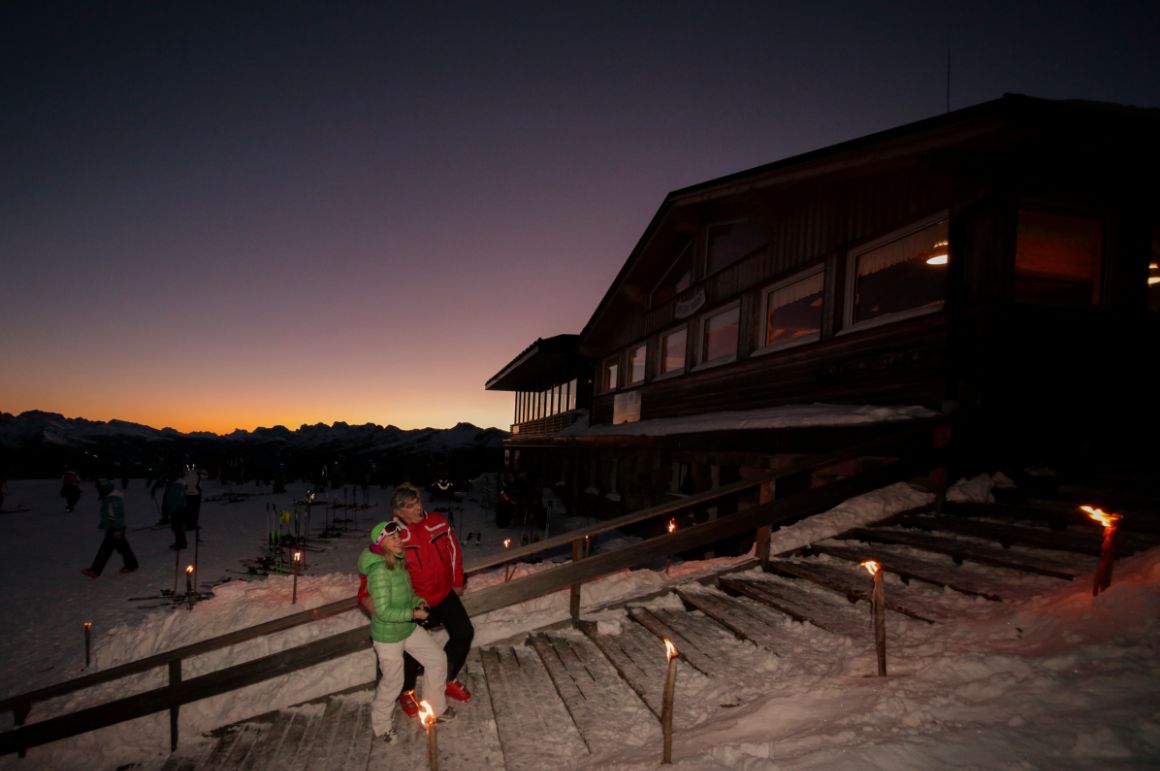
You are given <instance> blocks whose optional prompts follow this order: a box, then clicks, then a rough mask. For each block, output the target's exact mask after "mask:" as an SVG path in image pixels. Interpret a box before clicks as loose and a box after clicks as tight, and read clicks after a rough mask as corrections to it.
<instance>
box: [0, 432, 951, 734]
mask: <svg viewBox="0 0 1160 771" xmlns="http://www.w3.org/2000/svg"><path fill="white" fill-rule="evenodd" d="M948 439H949V434H948V429H947V426H946V424H945V423H942V422H936V421H919V422H916V423H912V424H908V425H907V426H906V427H905V428H902V429H900V430H898V431H895V432H891V433H890V434H888V435H885V436H881V437H878V438H875V439H871V440H868V441H865V442H861V443H858V444H856V445H851V446H848V447H845V448H842V449H840V450H837V451H835V452H832V453H828V454H826V455H823V456H818V457H814V458H811V459H809V460H808V461H803V462H801V463H797V464H795V465H792V466H788V467H786V468H782V469H778V470H776V471H771V472H769V473H768V474H765V475H763V476H761V477H759V478H755V479H747V480H743V481H740V482H734V483H732V484H728V485H723V486H721V487H718V488H716V489H714V490H710V491H707V492H704V493H700V494H697V495H692V496H689V497H687V498H682V499H679V500H674V501H672V502H670V503H665V504H662V505H660V506H653V507H651V508H648V509H644V510H642V511H638V512H634V513H631V514H626V515H624V516H622V517H617V518H616V519H611V520H607V521H603V522H599V523H597V524H594V525H591V526H588V527H585V528H582V529H580V530H574V531H571V532H568V533H564V534H562V535H558V536H555V537H552V538H547V539H544V540H542V541H538V542H536V543H533V544H529V545H527V546H523V547H520V548H517V549H512V550H510V551H506V552H504V553H503V554H500V555H497V556H495V557H491V558H488V559H485V560H482V561H480V562H476V563H473V564H472V565H471V566H470V567H469V568H468V570H467V571H466V572H467V573H468V575H471V574H477V573H480V572H483V571H486V570H490V569H493V568H495V567H498V566H500V565H504V564H507V563H511V562H517V561H520V560H523V559H525V558H528V557H534V556H536V555H539V554H542V553H545V552H551V551H556V550H558V549H560V548H562V547H565V546H569V547H571V554H572V558H571V561H569V562H565V563H561V564H559V565H555V566H553V567H550V568H546V569H544V570H541V571H538V572H536V573H533V574H531V575H527V576H521V577H518V578H513V579H512V580H510V581H506V582H504V583H499V584H494V585H492V586H488V587H486V588H483V589H480V590H477V591H472V592H468V593H465V594H464V595H463V605H464V607H465V608H466V609H467V612H468V614H470V615H472V616H476V615H479V614H482V613H487V612H489V611H492V610H497V609H499V608H503V607H507V606H509V605H514V604H517V603H520V602H525V601H527V600H530V599H534V598H536V597H540V596H542V595H545V594H550V593H552V592H556V591H560V590H562V589H569V590H570V592H571V598H570V600H571V601H570V613H571V617H572V620H573V621H574V622H575V621H578V620H579V618H580V590H581V587H582V586H583V585H584V584H585V583H587V582H590V581H592V580H594V579H597V578H600V577H602V576H606V575H609V574H610V573H614V572H616V571H619V570H623V569H625V568H629V567H633V566H639V565H643V564H648V563H651V562H654V561H655V560H657V559H660V558H664V557H668V556H671V555H674V554H678V553H680V552H684V551H687V550H690V549H693V548H697V547H706V546H711V545H712V544H714V543H717V542H719V541H721V540H723V539H726V538H731V537H733V536H737V535H741V534H743V533H754V534H756V539H757V544H758V551H757V554H758V557H759V558H760V559H761V560H762V561H763V562H764V561H765V560H766V559H768V556H769V555H768V542H769V533H770V531H771V529H772V528H774V527H778V526H781V525H784V524H788V523H791V522H794V521H796V520H798V519H801V518H802V517H805V516H808V515H810V514H813V513H817V512H820V511H824V510H826V509H828V508H832V507H833V506H836V505H837V504H839V503H841V502H842V501H844V500H847V499H848V498H851V497H853V496H856V495H860V494H862V493H866V492H869V491H871V490H874V489H877V488H879V487H882V486H884V485H887V484H890V483H892V482H895V481H899V480H905V479H912V478H914V477H916V476H925V477H926V478H927V479H928V480H929V482H930V483H931V484H932V486H933V487H934V489H935V492H936V494H939V495H940V496H941V493H942V491H943V490H942V488H943V487H944V486H945V483H946V478H947V477H946V467H945V464H946V459H945V454H946V449H947V447H946V445H947V442H948ZM871 455H872V456H875V457H878V458H882V459H884V460H883V462H882V463H880V464H879V465H876V466H874V467H873V468H870V469H868V470H865V471H862V472H859V473H856V474H853V475H851V476H848V477H844V478H841V479H838V480H836V481H832V482H828V483H826V484H824V485H821V486H818V487H807V488H804V489H802V490H800V491H796V492H792V493H789V494H786V495H782V496H777V495H776V494H775V493H776V487H777V486H778V485H779V484H785V483H787V482H790V481H791V480H795V479H796V480H806V481H808V479H809V478H810V477H811V476H812V475H814V474H815V473H816V472H817V471H820V470H822V469H825V468H827V467H830V466H835V465H837V464H840V463H844V462H846V461H849V460H851V459H854V458H859V457H866V456H871ZM793 486H795V487H796V486H797V485H793ZM752 491H756V492H757V496H756V501H757V502H756V504H755V505H752V506H750V507H749V508H746V509H744V510H741V511H738V512H736V513H733V514H728V515H725V516H721V517H719V518H717V519H711V520H710V521H707V522H703V523H700V524H696V525H693V526H688V527H684V528H682V529H680V530H678V531H677V532H675V533H670V534H664V535H660V536H657V537H654V538H649V539H647V540H644V541H640V542H638V543H634V544H631V545H628V546H623V547H620V548H617V549H613V550H610V551H607V552H601V553H598V554H588V552H587V549H586V544H587V543H589V539H590V538H591V537H592V536H595V535H598V534H600V533H605V532H609V531H612V530H620V529H623V528H626V527H630V526H633V525H639V524H643V523H647V522H650V521H652V520H656V519H659V518H662V517H667V516H671V515H673V514H674V513H676V512H680V511H684V510H688V509H697V508H701V507H705V506H708V505H712V504H713V503H715V502H718V501H719V500H720V499H722V498H724V497H726V496H731V495H734V494H738V493H745V492H752ZM763 547H764V548H763ZM356 607H357V605H356V601H355V598H354V597H350V598H348V599H345V600H340V601H338V602H333V603H330V604H329V605H324V606H322V607H319V608H316V609H314V610H309V611H303V612H301V613H296V614H292V615H290V616H286V617H284V618H280V619H276V620H274V621H269V622H266V623H264V624H259V625H257V626H253V627H249V628H247V629H242V630H238V631H236V632H232V633H230V634H227V635H222V636H220V637H215V638H212V639H209V640H204V641H202V642H199V643H194V644H192V645H188V646H184V647H182V648H177V649H174V650H172V651H168V652H165V653H161V654H157V655H156V656H151V657H149V658H146V659H142V660H140V661H135V662H131V663H129V664H123V665H121V666H118V667H113V668H111V669H108V670H106V671H103V672H95V673H93V674H90V675H85V676H84V677H80V678H76V679H74V680H69V681H67V682H64V683H59V684H57V685H52V686H49V687H47V688H42V689H39V690H37V691H32V692H30V693H25V694H21V695H19V696H13V697H10V698H7V699H4V700H2V701H0V712H12V713H14V716H15V722H16V724H17V728H15V729H13V730H10V731H6V732H4V733H0V755H3V754H7V753H11V752H20V753H23V752H24V750H25V749H27V748H29V747H35V746H38V745H42V744H45V743H48V742H52V741H57V740H59V739H64V738H67V737H69V736H75V735H77V734H80V733H85V732H87V731H93V730H96V729H98V728H104V727H106V726H109V725H114V724H116V723H120V722H124V721H126V720H132V719H135V718H138V717H144V716H145V715H149V714H153V713H156V712H161V711H165V710H168V711H169V715H170V720H169V726H170V746H171V748H173V749H176V747H177V743H178V732H177V719H178V714H179V710H180V707H181V706H182V705H184V704H189V703H190V702H194V701H198V700H200V699H205V698H209V697H211V696H217V695H220V694H223V693H228V692H230V691H234V690H237V689H239V688H243V687H245V686H248V685H253V684H255V683H259V682H262V681H264V680H267V679H270V678H273V677H277V676H280V675H286V674H290V673H292V672H296V671H298V670H301V669H304V668H306V667H310V666H313V665H315V664H321V663H323V662H326V661H329V660H333V659H335V658H337V657H341V656H346V655H349V654H352V653H357V652H359V651H361V650H364V649H366V648H369V647H370V644H371V642H370V637H369V635H368V633H367V628H366V627H363V626H360V627H359V628H357V629H351V630H348V631H346V632H342V633H340V634H337V635H333V636H331V637H327V638H324V639H320V640H315V641H312V642H309V643H306V644H304V645H300V646H297V647H295V648H292V649H289V650H284V651H280V652H278V653H273V654H270V655H268V656H264V657H262V658H259V659H255V660H252V661H247V662H244V663H242V664H237V665H234V666H231V667H227V668H225V669H221V670H218V671H216V672H211V673H209V674H205V675H201V676H199V677H195V678H192V679H189V680H183V679H182V677H181V664H182V661H183V660H185V659H187V658H189V657H190V656H194V655H198V654H202V653H206V652H209V651H212V650H217V649H219V648H224V647H227V646H229V645H235V644H237V643H239V642H243V641H245V640H250V639H253V638H256V637H259V636H262V635H267V634H271V633H273V632H277V631H281V630H285V629H289V628H291V627H294V626H297V625H300V624H305V623H309V622H311V621H316V620H319V619H322V618H327V617H329V616H333V615H337V614H339V613H344V612H347V611H350V610H355V609H356ZM161 666H165V667H168V670H169V682H168V684H167V685H165V686H162V687H159V688H155V689H153V690H150V691H146V692H144V693H139V694H135V695H132V696H127V697H124V698H121V699H116V700H114V701H111V702H107V703H104V704H100V705H97V706H93V707H88V708H84V709H81V710H79V711H76V712H72V713H69V714H65V715H60V716H57V717H52V718H48V719H46V720H42V721H39V722H35V723H31V724H25V720H26V719H27V717H28V714H29V712H30V711H31V708H32V706H33V705H34V704H36V703H39V702H43V701H45V700H47V699H49V698H54V697H57V696H61V695H64V694H67V693H71V692H74V691H78V690H81V689H83V688H87V687H91V686H93V685H96V684H98V683H103V682H110V681H113V680H119V679H121V678H124V677H127V676H129V675H133V674H138V673H140V672H143V671H147V670H149V669H153V668H155V667H161Z"/></svg>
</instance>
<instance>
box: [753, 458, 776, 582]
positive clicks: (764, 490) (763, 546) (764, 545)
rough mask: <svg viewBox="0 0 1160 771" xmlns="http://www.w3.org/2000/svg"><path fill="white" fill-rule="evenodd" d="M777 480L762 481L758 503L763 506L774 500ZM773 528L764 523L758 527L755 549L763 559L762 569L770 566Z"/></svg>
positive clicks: (758, 490) (759, 487) (758, 492)
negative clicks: (770, 541) (770, 538)
mask: <svg viewBox="0 0 1160 771" xmlns="http://www.w3.org/2000/svg"><path fill="white" fill-rule="evenodd" d="M776 485H777V482H775V481H774V480H772V479H767V480H766V481H764V482H762V483H761V484H760V485H759V486H758V488H757V505H758V506H763V505H765V504H767V503H770V502H772V501H773V496H774V491H775V488H776ZM770 535H771V529H770V527H769V525H762V526H761V527H759V528H757V535H756V536H754V542H753V543H754V549H755V550H756V553H757V559H759V560H761V569H762V570H765V569H766V568H768V567H769V536H770Z"/></svg>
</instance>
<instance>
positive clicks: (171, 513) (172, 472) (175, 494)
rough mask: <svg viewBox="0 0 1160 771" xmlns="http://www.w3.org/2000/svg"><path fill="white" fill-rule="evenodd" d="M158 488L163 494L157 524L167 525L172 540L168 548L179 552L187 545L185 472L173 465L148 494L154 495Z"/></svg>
mask: <svg viewBox="0 0 1160 771" xmlns="http://www.w3.org/2000/svg"><path fill="white" fill-rule="evenodd" d="M158 488H161V489H163V490H164V491H165V492H164V493H162V496H161V521H160V522H158V523H157V524H159V525H161V524H166V523H168V524H169V529H170V530H172V531H173V538H174V541H173V543H172V544H170V545H169V548H170V549H175V550H178V551H180V550H181V549H184V548H185V547H186V546H188V545H189V544H188V543H187V542H186V540H185V471H184V470H183V469H182V468H181V466H179V465H177V464H174V465H173V466H172V467H171V468H170V469H169V472H168V473H167V474H166V475H165V476H163V477H161V478H160V479H158V480H157V481H156V482H155V483H154V484H153V489H152V490H151V491H150V492H151V493H155V492H157V490H158Z"/></svg>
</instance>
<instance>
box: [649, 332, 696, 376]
mask: <svg viewBox="0 0 1160 771" xmlns="http://www.w3.org/2000/svg"><path fill="white" fill-rule="evenodd" d="M678 332H684V333H685V355H684V357H683V358H682V360H681V366H680V368H679V369H670V370H666V369H665V341H666V340H667V339H668V338H670V337H672V336H673V335H675V334H677V333H678ZM688 371H689V324H688V322H685V323H684V324H681V325H679V326H675V327H670V328H669V329H667V330H665V331H664V332H661V333H660V334H659V335H657V352H656V376H655V377H654V378H653V380H663V379H667V378H673V377H678V376H680V375H683V374H684V373H686V372H688Z"/></svg>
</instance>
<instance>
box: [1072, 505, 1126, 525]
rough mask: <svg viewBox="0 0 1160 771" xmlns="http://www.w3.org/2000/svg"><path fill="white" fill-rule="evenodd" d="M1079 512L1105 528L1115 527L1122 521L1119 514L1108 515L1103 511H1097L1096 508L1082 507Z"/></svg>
mask: <svg viewBox="0 0 1160 771" xmlns="http://www.w3.org/2000/svg"><path fill="white" fill-rule="evenodd" d="M1079 510H1080V511H1082V512H1084V513H1086V514H1087V515H1088V516H1089V517H1091V518H1092V519H1094V520H1095V521H1096V522H1099V523H1100V524H1101V525H1103V526H1104V527H1115V526H1116V523H1117V522H1119V521H1120V520H1121V519H1122V517H1121V516H1120V515H1119V514H1108V513H1107V512H1105V511H1104V510H1103V509H1097V508H1095V507H1094V506H1080V507H1079Z"/></svg>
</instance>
